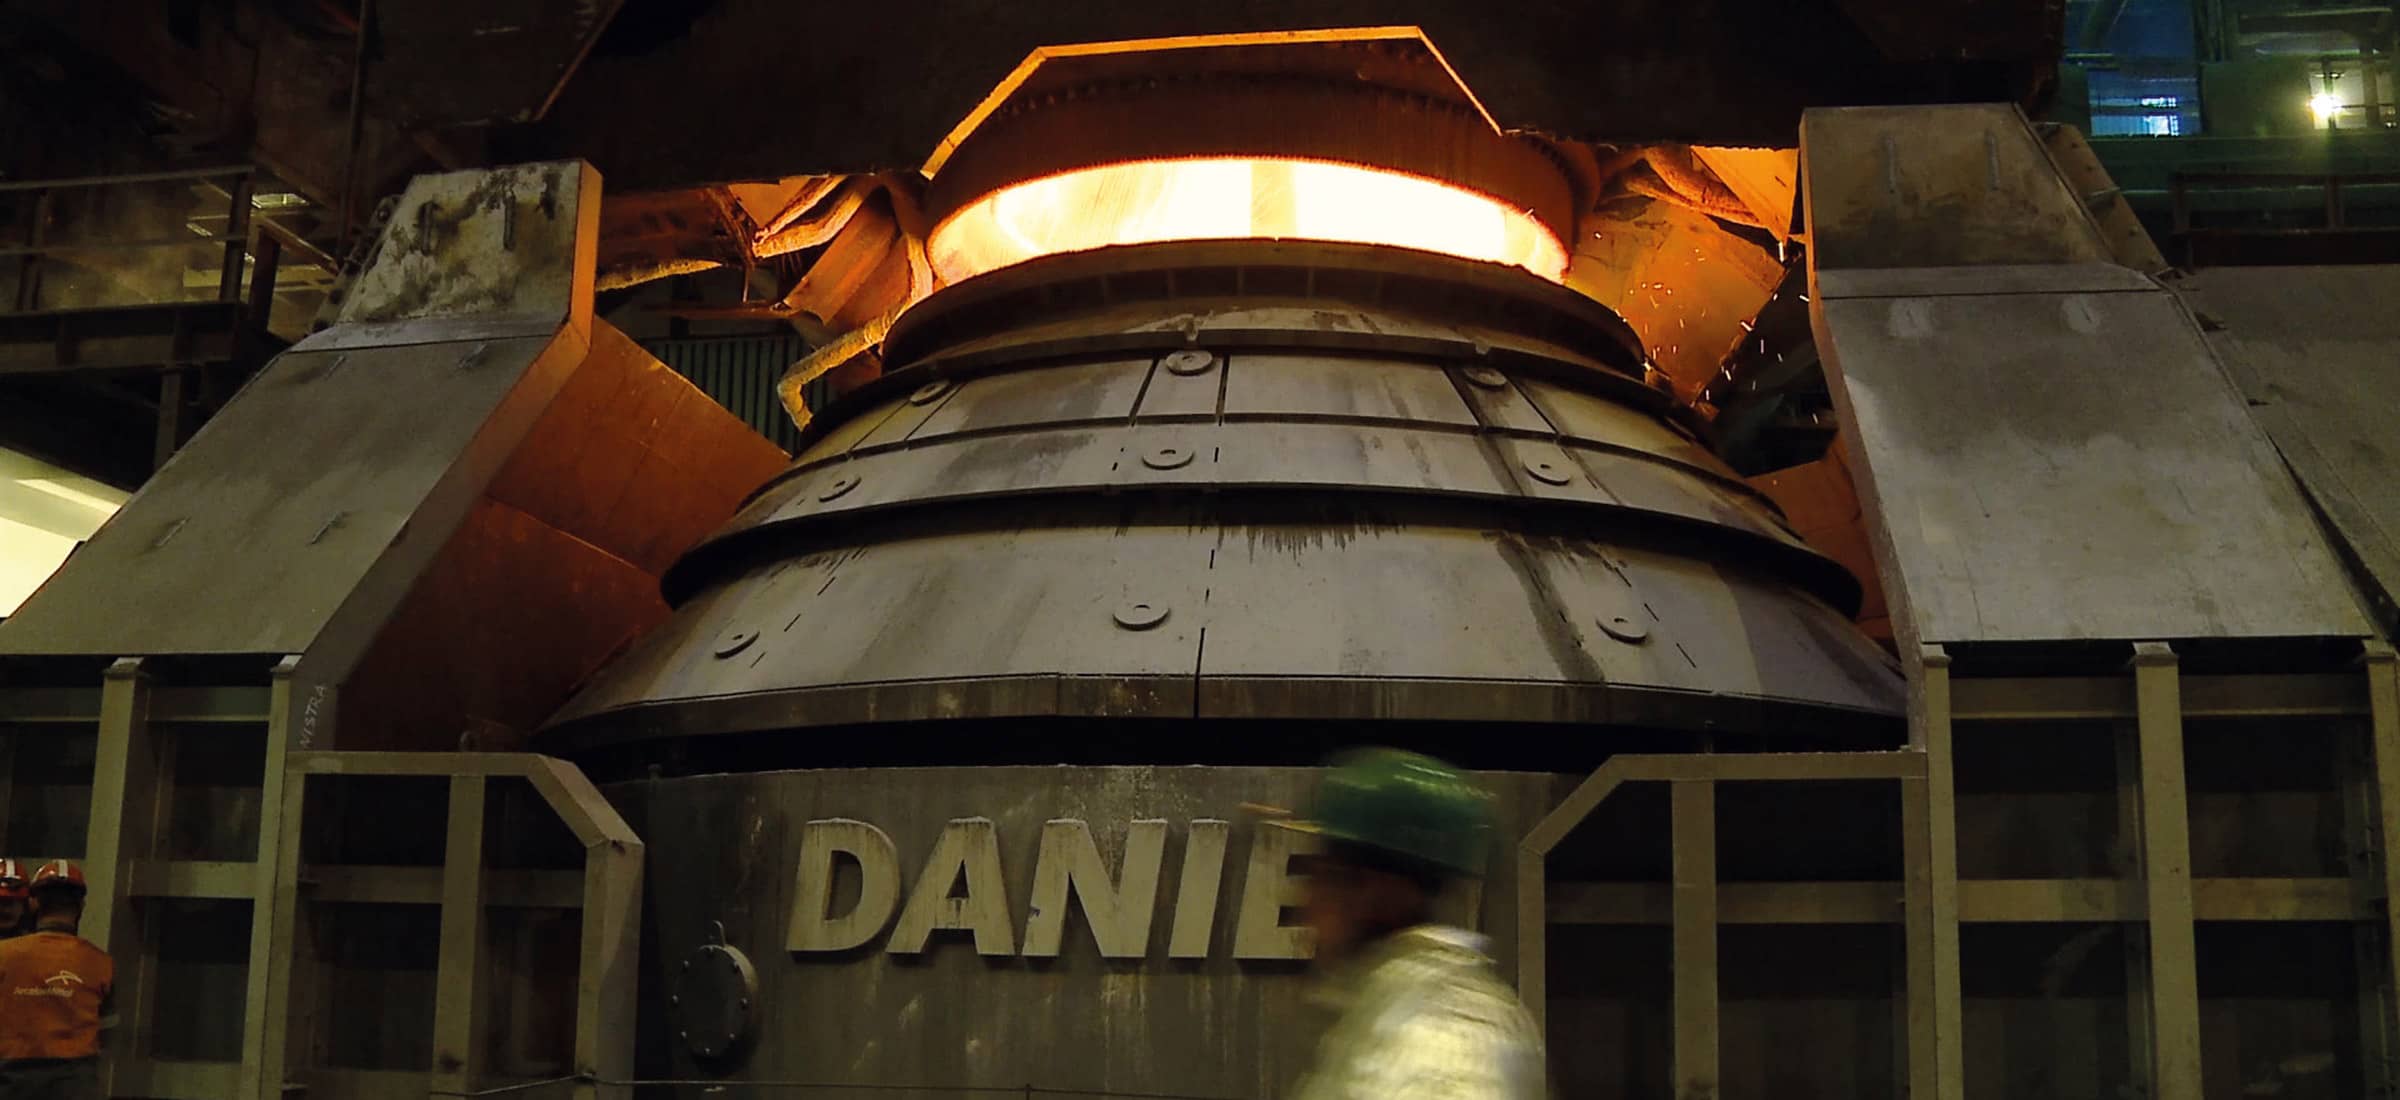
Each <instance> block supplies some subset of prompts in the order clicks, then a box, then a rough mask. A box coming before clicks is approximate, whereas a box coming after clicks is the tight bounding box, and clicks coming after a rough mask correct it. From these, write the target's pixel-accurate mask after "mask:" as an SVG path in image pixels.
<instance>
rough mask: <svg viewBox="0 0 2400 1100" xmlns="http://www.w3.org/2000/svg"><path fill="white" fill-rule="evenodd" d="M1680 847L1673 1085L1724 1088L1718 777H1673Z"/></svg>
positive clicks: (1686, 1089)
mask: <svg viewBox="0 0 2400 1100" xmlns="http://www.w3.org/2000/svg"><path fill="white" fill-rule="evenodd" d="M1669 789H1670V792H1671V794H1670V800H1669V801H1670V808H1669V814H1670V815H1671V817H1672V824H1671V825H1670V827H1669V830H1668V836H1669V838H1670V840H1671V842H1672V847H1673V848H1674V859H1673V862H1674V875H1675V895H1674V896H1675V901H1674V917H1675V938H1674V956H1673V969H1672V974H1673V979H1674V983H1675V994H1674V999H1675V1007H1674V1015H1675V1040H1674V1041H1675V1057H1674V1063H1673V1070H1672V1071H1673V1073H1674V1090H1675V1095H1676V1096H1678V1097H1693V1098H1704V1097H1714V1096H1715V1095H1717V1079H1718V1066H1717V785H1716V784H1715V783H1714V782H1712V781H1710V780H1706V779H1690V780H1677V781H1675V782H1674V783H1672V784H1670V785H1669Z"/></svg>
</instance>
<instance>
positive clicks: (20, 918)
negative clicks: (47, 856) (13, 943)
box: [0, 859, 26, 940]
mask: <svg viewBox="0 0 2400 1100" xmlns="http://www.w3.org/2000/svg"><path fill="white" fill-rule="evenodd" d="M25 901H26V893H25V869H24V868H23V867H20V866H18V865H17V861H16V860H13V859H0V940H7V939H15V938H16V937H18V936H21V935H24V934H25Z"/></svg>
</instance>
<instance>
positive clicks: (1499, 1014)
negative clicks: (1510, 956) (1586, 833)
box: [1288, 749, 1547, 1100]
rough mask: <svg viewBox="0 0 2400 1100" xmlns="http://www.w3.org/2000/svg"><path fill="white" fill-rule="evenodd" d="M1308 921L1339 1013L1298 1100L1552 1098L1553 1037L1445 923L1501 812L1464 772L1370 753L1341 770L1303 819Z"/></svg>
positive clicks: (1343, 761)
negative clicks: (1314, 849)
mask: <svg viewBox="0 0 2400 1100" xmlns="http://www.w3.org/2000/svg"><path fill="white" fill-rule="evenodd" d="M1288 824H1289V825H1290V826H1291V827H1293V828H1298V829H1302V830H1305V831H1307V832H1311V833H1314V834H1316V835H1317V836H1318V837H1319V838H1320V839H1321V841H1322V845H1323V846H1322V849H1321V850H1320V852H1319V853H1318V854H1316V855H1313V856H1311V857H1310V858H1308V859H1307V860H1306V861H1305V862H1304V863H1303V864H1302V866H1303V869H1304V870H1305V871H1306V872H1307V881H1308V888H1307V894H1306V900H1305V902H1304V903H1303V909H1302V912H1303V914H1304V915H1305V918H1306V921H1307V924H1308V927H1309V928H1310V929H1311V930H1312V931H1313V932H1314V934H1315V938H1316V958H1317V965H1318V966H1319V968H1320V969H1321V970H1322V971H1323V973H1324V979H1325V980H1324V988H1323V992H1324V993H1325V994H1326V997H1327V1000H1328V1001H1329V1002H1330V1003H1331V1005H1332V1007H1333V1008H1334V1009H1335V1010H1336V1012H1337V1018H1336V1019H1335V1021H1334V1023H1333V1026H1332V1027H1331V1028H1330V1029H1329V1030H1328V1031H1327V1032H1326V1033H1325V1037H1324V1038H1323V1039H1322V1040H1321V1041H1320V1042H1319V1044H1318V1047H1317V1052H1316V1057H1315V1059H1314V1061H1313V1062H1312V1063H1311V1065H1310V1067H1309V1069H1308V1072H1307V1073H1306V1074H1305V1075H1304V1076H1303V1077H1302V1078H1301V1079H1300V1082H1299V1084H1298V1086H1297V1087H1296V1088H1295V1090H1294V1091H1293V1093H1292V1098H1291V1100H1417V1098H1424V1100H1541V1098H1542V1097H1543V1096H1544V1095H1545V1094H1546V1091H1547V1087H1546V1083H1545V1082H1546V1079H1547V1074H1546V1073H1545V1068H1544V1064H1543V1056H1542V1044H1541V1037H1540V1036H1539V1035H1538V1034H1537V1033H1536V1032H1535V1030H1534V1025H1533V1018H1532V1017H1531V1016H1530V1015H1528V1014H1527V1013H1526V1011H1525V1006H1524V1004H1523V1003H1521V1002H1519V1001H1518V1000H1517V996H1516V993H1515V992H1514V991H1512V990H1511V989H1509V987H1508V986H1507V985H1505V984H1503V983H1502V982H1501V981H1500V978H1499V975H1498V974H1497V973H1495V972H1494V970H1493V966H1492V960H1491V958H1490V957H1489V956H1487V955H1486V954H1484V950H1483V938H1482V937H1481V936H1478V935H1476V934H1475V933H1472V932H1469V931H1467V930H1465V929H1461V928H1452V927H1445V926H1443V925H1440V924H1437V923H1435V921H1434V919H1433V914H1434V906H1435V903H1436V902H1437V901H1438V900H1439V899H1440V898H1441V896H1442V894H1443V893H1444V891H1446V890H1448V889H1449V888H1451V887H1453V886H1455V885H1457V884H1458V883H1460V882H1462V881H1464V880H1468V879H1473V878H1477V877H1480V876H1481V875H1482V874H1483V866H1484V861H1485V858H1486V854H1487V853H1488V852H1489V850H1490V848H1491V844H1492V824H1491V800H1490V798H1489V796H1487V795H1486V794H1485V793H1484V792H1483V790H1482V789H1481V788H1479V787H1477V786H1476V785H1475V783H1474V781H1473V780H1470V779H1468V778H1467V777H1466V776H1465V775H1462V774H1460V773H1459V772H1458V770H1457V769H1455V768H1452V767H1450V766H1449V765H1447V764H1444V763H1442V762H1441V761H1439V760H1434V759H1432V758H1430V757H1425V756H1419V755H1417V754H1415V753H1409V752H1399V751H1396V750H1391V749H1371V750H1363V751H1359V752H1355V753H1350V754H1346V755H1344V756H1342V757H1338V758H1336V759H1335V760H1334V761H1333V767H1332V769H1331V770H1330V771H1329V772H1328V773H1327V774H1326V776H1325V778H1324V780H1323V782H1322V783H1321V784H1320V786H1319V787H1318V790H1317V794H1316V799H1315V803H1314V805H1313V806H1312V807H1311V808H1310V811H1309V814H1308V816H1307V817H1306V818H1305V819H1301V820H1297V821H1293V822H1289V823H1288Z"/></svg>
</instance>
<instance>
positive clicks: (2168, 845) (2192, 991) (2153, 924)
mask: <svg viewBox="0 0 2400 1100" xmlns="http://www.w3.org/2000/svg"><path fill="white" fill-rule="evenodd" d="M2133 681H2134V694H2135V708H2136V712H2137V716H2136V718H2135V719H2134V721H2135V724H2136V726H2137V728H2138V731H2139V739H2140V745H2141V807H2142V808H2141V824H2142V847H2141V853H2142V884H2143V896H2144V899H2145V901H2146V903H2147V905H2148V912H2147V915H2146V924H2147V926H2148V929H2149V936H2150V952H2149V960H2150V1005H2149V1015H2150V1072H2151V1088H2152V1092H2151V1095H2153V1096H2156V1097H2158V1098H2159V1100H2200V979H2199V965H2198V961H2197V959H2196V958H2195V954H2196V951H2197V948H2196V946H2195V945H2194V940H2193V925H2192V922H2193V917H2192V842H2191V815H2190V812H2189V810H2188V809H2187V804H2186V796H2185V792H2184V767H2183V713H2182V709H2181V699H2180V693H2179V689H2178V684H2177V668H2176V658H2175V651H2174V650H2173V649H2172V648H2169V647H2168V646H2167V645H2166V644H2165V643H2163V642H2143V643H2140V644H2138V645H2136V646H2135V647H2134V655H2133Z"/></svg>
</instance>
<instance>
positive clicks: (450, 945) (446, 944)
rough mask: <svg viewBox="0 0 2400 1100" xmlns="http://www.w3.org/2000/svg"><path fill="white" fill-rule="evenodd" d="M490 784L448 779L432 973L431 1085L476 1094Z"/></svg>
mask: <svg viewBox="0 0 2400 1100" xmlns="http://www.w3.org/2000/svg"><path fill="white" fill-rule="evenodd" d="M488 785H489V781H488V780H486V779H485V778H484V777H483V776H480V775H457V776H452V777H451V778H450V825H449V833H448V836H447V845H446V847H445V849H444V851H443V856H442V931H441V944H440V949H439V953H438V955H437V956H436V960H437V961H436V963H435V969H434V979H433V988H434V1009H433V1085H434V1087H435V1088H437V1089H446V1090H450V1091H453V1092H459V1093H465V1092H470V1091H472V1090H473V1089H474V1087H475V1083H476V1077H477V1075H478V1073H479V1071H480V1069H481V1067H480V1066H479V1065H478V1063H479V1062H480V1061H481V1059H479V1058H478V1057H476V1055H477V1054H478V1053H479V1051H480V1047H481V1044H480V1043H479V1042H478V1039H479V1038H480V1033H479V1032H480V1029H479V1027H478V1024H479V1023H480V1016H481V1012H480V1011H479V1010H480V1009H481V1008H482V1007H483V999H482V998H481V997H478V996H476V986H477V985H478V984H479V983H478V982H477V981H476V979H477V976H478V975H479V974H480V973H481V967H480V966H479V965H478V960H479V958H480V957H481V955H482V953H483V820H484V813H483V810H484V794H485V791H486V789H487V787H488Z"/></svg>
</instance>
